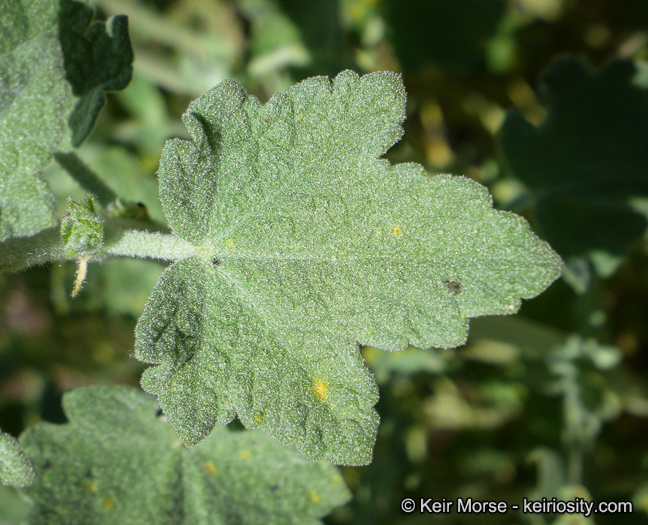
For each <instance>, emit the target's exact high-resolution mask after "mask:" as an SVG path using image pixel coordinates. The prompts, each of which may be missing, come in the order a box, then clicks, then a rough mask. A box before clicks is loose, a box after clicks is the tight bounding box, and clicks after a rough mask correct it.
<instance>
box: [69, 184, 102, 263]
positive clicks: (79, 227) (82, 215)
mask: <svg viewBox="0 0 648 525" xmlns="http://www.w3.org/2000/svg"><path fill="white" fill-rule="evenodd" d="M61 239H62V240H63V243H64V244H65V256H66V257H68V258H72V257H75V256H77V255H86V254H90V253H93V252H96V251H97V250H99V249H100V248H101V247H102V246H103V240H104V223H103V218H102V217H101V215H100V214H99V213H97V206H96V203H95V200H94V198H93V197H92V195H90V196H89V197H88V202H87V204H86V203H82V202H77V201H75V200H73V199H68V211H67V213H66V214H65V216H64V217H63V218H62V219H61Z"/></svg>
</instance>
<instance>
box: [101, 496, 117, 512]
mask: <svg viewBox="0 0 648 525" xmlns="http://www.w3.org/2000/svg"><path fill="white" fill-rule="evenodd" d="M114 506H115V501H114V500H113V499H112V498H105V499H104V500H103V508H104V510H110V509H112V508H113V507H114Z"/></svg>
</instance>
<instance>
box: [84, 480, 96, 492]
mask: <svg viewBox="0 0 648 525" xmlns="http://www.w3.org/2000/svg"><path fill="white" fill-rule="evenodd" d="M85 490H86V492H96V491H97V484H96V483H95V482H94V481H88V482H87V483H86V484H85Z"/></svg>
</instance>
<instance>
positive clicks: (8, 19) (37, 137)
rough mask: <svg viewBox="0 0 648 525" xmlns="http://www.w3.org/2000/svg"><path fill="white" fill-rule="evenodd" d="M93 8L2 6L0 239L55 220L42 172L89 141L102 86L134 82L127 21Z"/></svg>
mask: <svg viewBox="0 0 648 525" xmlns="http://www.w3.org/2000/svg"><path fill="white" fill-rule="evenodd" d="M92 13H93V11H92V9H91V8H89V7H88V6H87V5H86V4H85V2H81V1H78V0H44V1H42V2H31V1H27V0H8V1H5V2H2V3H1V4H0V34H2V39H0V241H2V240H4V239H6V238H8V237H10V236H29V235H33V234H34V233H36V232H38V231H40V230H42V229H44V228H47V227H51V226H53V225H54V224H55V223H56V218H55V215H54V202H53V201H54V199H53V196H52V194H51V192H50V190H49V188H48V187H47V184H46V183H45V181H44V180H43V179H42V178H41V176H40V172H41V170H42V169H43V168H44V167H45V166H46V165H47V164H48V162H49V161H50V159H51V156H52V153H53V152H54V151H55V150H56V149H68V148H69V147H71V146H78V145H79V144H80V143H81V142H82V141H83V140H84V139H85V138H86V136H87V135H88V133H89V132H90V130H91V128H92V125H93V123H94V121H95V119H96V117H97V114H98V112H99V110H100V109H101V107H102V106H103V104H104V91H105V90H108V89H121V88H123V87H125V85H126V84H127V83H128V81H129V80H130V76H131V69H132V68H131V62H132V58H133V55H132V51H131V48H130V41H129V39H128V29H127V21H126V18H125V17H123V16H119V17H114V18H113V19H111V20H110V21H109V22H108V23H107V24H103V23H98V22H97V23H91V20H92Z"/></svg>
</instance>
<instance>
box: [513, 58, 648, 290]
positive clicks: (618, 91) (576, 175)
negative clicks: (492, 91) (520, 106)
mask: <svg viewBox="0 0 648 525" xmlns="http://www.w3.org/2000/svg"><path fill="white" fill-rule="evenodd" d="M541 89H542V90H543V93H544V95H545V98H546V101H547V117H546V119H545V120H544V121H543V122H542V124H540V125H539V126H537V127H536V126H533V125H532V124H530V123H529V122H527V121H526V120H524V118H522V117H521V116H519V115H516V114H510V115H509V116H508V117H507V119H506V121H505V123H504V125H503V127H502V131H501V143H502V150H503V153H504V155H505V158H506V161H507V163H508V164H509V166H510V168H511V170H512V171H513V172H514V173H515V175H516V176H517V177H519V178H520V179H521V180H522V181H523V182H524V183H525V184H527V186H528V187H529V190H530V196H529V197H530V202H529V203H530V204H531V205H532V206H533V214H534V217H535V219H536V220H537V222H538V227H539V229H540V232H541V233H542V235H544V236H546V238H547V239H548V240H549V242H550V243H551V244H552V246H554V247H555V248H556V250H557V251H558V252H559V253H560V254H561V255H562V256H563V257H564V258H565V259H572V258H574V257H584V256H590V257H593V261H594V262H595V263H597V262H598V261H600V262H599V263H598V264H597V267H601V266H602V265H604V261H602V260H601V256H598V258H596V257H595V255H596V252H597V251H599V252H604V253H608V254H610V255H611V256H614V257H616V259H617V263H616V264H614V265H613V266H612V268H614V269H615V268H616V266H617V264H618V262H619V256H621V255H622V254H624V253H625V252H626V250H627V249H628V247H629V246H630V245H631V244H632V243H633V242H635V241H636V240H638V239H639V238H640V237H641V236H642V235H643V234H644V232H645V230H646V224H647V218H646V214H645V212H641V211H640V210H637V209H635V208H633V206H632V202H631V199H636V198H638V197H644V198H645V197H648V176H647V174H648V136H647V135H646V133H645V129H646V127H647V126H648V68H647V67H646V65H645V64H641V63H633V62H631V61H615V62H611V63H609V64H608V65H607V66H605V67H604V68H603V69H601V70H600V71H599V72H596V73H593V72H591V71H589V70H588V69H587V68H586V65H585V64H584V63H583V62H581V61H580V60H578V59H575V58H562V59H559V60H557V61H556V62H555V63H554V64H553V65H552V66H551V68H550V69H549V70H548V71H547V72H546V73H545V74H544V76H543V77H542V80H541ZM592 108H604V110H601V111H592ZM574 264H576V263H574V262H573V263H571V266H573V265H574ZM574 271H576V270H572V272H574ZM612 271H613V270H608V271H607V272H605V271H599V273H601V274H603V275H606V274H607V275H609V274H610V273H611V272H612ZM586 279H587V278H586V277H584V278H580V279H577V280H578V281H585V280H586Z"/></svg>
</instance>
